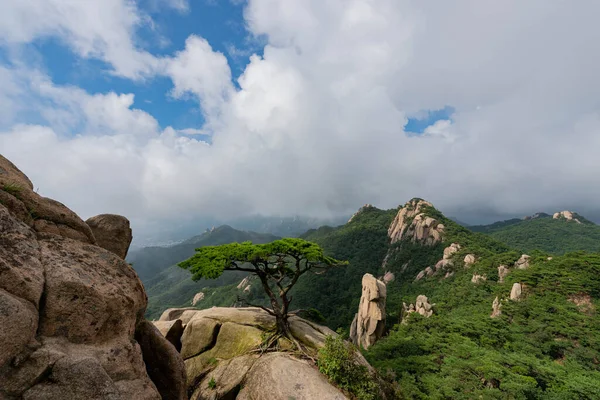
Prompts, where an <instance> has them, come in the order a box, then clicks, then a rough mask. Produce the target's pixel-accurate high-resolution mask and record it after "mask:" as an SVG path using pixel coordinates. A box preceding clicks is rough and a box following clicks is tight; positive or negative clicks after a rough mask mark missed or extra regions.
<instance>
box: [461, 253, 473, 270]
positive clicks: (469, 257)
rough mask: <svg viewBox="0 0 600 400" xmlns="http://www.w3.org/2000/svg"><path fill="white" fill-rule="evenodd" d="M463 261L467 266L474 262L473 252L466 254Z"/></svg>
mask: <svg viewBox="0 0 600 400" xmlns="http://www.w3.org/2000/svg"><path fill="white" fill-rule="evenodd" d="M463 262H464V263H465V267H467V268H468V267H470V266H471V265H473V264H475V254H467V255H466V256H465V258H464V260H463Z"/></svg>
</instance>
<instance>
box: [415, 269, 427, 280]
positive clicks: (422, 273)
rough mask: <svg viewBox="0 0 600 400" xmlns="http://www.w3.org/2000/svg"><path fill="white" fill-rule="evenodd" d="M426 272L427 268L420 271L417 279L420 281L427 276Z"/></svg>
mask: <svg viewBox="0 0 600 400" xmlns="http://www.w3.org/2000/svg"><path fill="white" fill-rule="evenodd" d="M425 274H426V271H425V270H423V271H421V272H419V273H418V274H417V277H416V278H415V281H420V280H421V279H423V277H424V276H425Z"/></svg>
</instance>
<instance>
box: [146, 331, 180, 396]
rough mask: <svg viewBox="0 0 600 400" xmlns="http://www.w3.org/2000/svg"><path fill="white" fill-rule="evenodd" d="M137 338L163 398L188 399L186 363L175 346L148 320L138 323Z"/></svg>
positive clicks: (153, 379) (147, 366)
mask: <svg viewBox="0 0 600 400" xmlns="http://www.w3.org/2000/svg"><path fill="white" fill-rule="evenodd" d="M135 339H136V340H137V341H138V342H139V343H140V347H141V349H142V354H143V356H144V361H145V363H146V370H147V371H148V375H150V378H152V381H153V382H154V384H155V385H156V388H157V389H158V391H159V393H160V395H161V397H162V400H182V399H187V390H186V389H187V384H186V382H187V379H186V372H185V365H184V364H183V360H182V358H181V356H180V355H179V353H178V351H177V349H176V348H175V346H173V344H172V343H171V342H169V341H168V340H167V339H166V338H165V337H164V336H163V335H162V334H161V332H160V331H159V330H158V329H157V328H156V327H155V326H154V325H153V324H152V323H151V322H148V321H142V322H140V323H139V324H138V326H137V330H136V333H135Z"/></svg>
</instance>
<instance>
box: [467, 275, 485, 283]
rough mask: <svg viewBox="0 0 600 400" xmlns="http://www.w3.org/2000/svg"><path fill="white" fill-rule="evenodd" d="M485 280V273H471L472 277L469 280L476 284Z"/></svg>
mask: <svg viewBox="0 0 600 400" xmlns="http://www.w3.org/2000/svg"><path fill="white" fill-rule="evenodd" d="M485 281H487V277H486V276H485V275H479V274H473V277H472V278H471V282H472V283H476V284H478V283H482V282H485Z"/></svg>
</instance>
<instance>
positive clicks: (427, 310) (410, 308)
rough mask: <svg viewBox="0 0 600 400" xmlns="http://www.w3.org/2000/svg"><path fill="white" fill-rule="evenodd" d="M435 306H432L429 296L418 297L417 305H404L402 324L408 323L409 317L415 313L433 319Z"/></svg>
mask: <svg viewBox="0 0 600 400" xmlns="http://www.w3.org/2000/svg"><path fill="white" fill-rule="evenodd" d="M433 306H434V304H430V303H429V299H428V298H427V296H425V295H423V294H421V295H419V296H417V300H416V301H415V304H409V305H406V303H402V310H403V313H402V323H403V324H405V323H407V321H408V320H407V318H408V316H409V315H410V314H412V313H415V312H416V313H417V314H420V315H422V316H424V317H425V318H429V317H431V316H432V315H433Z"/></svg>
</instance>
